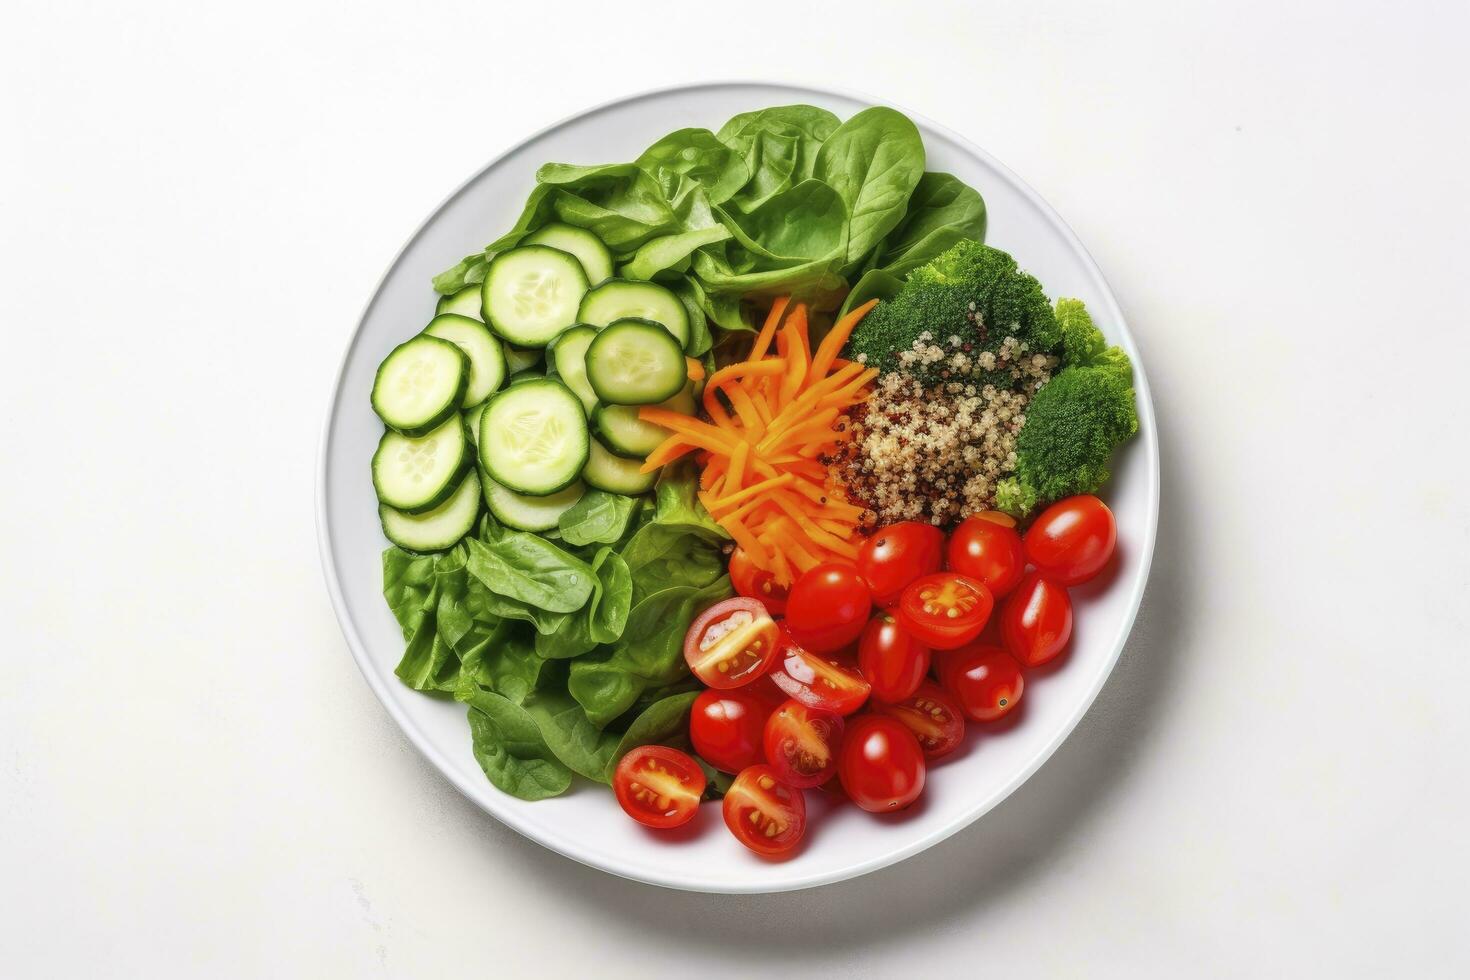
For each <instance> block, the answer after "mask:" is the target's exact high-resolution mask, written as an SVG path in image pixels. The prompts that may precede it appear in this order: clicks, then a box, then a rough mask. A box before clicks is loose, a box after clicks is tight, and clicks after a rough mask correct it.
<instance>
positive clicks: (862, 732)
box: [837, 715, 925, 813]
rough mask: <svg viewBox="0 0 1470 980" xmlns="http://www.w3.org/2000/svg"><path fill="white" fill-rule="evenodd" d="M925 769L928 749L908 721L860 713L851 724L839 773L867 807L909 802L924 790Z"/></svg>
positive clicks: (850, 791) (876, 809)
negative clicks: (905, 722) (906, 722)
mask: <svg viewBox="0 0 1470 980" xmlns="http://www.w3.org/2000/svg"><path fill="white" fill-rule="evenodd" d="M924 772H925V766H924V752H923V750H922V749H921V748H919V740H918V739H916V738H915V737H914V733H913V732H911V731H909V729H908V726H907V725H905V724H903V723H902V722H900V721H898V720H897V719H894V718H889V717H887V716H886V715H860V716H858V717H857V718H854V719H853V720H852V724H850V725H849V726H848V729H847V735H846V737H844V738H843V740H842V754H841V756H840V757H839V759H838V762H837V775H838V777H839V778H840V779H841V780H842V788H843V789H844V790H846V791H847V795H848V796H849V797H851V798H852V801H853V802H854V803H856V804H857V805H858V806H860V807H862V808H863V809H864V810H868V811H870V812H872V813H888V812H890V811H892V810H901V809H903V808H904V807H906V806H908V805H909V804H910V803H912V802H914V800H916V799H918V798H919V794H920V793H922V792H923V791H924Z"/></svg>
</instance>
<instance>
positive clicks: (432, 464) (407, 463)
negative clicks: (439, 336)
mask: <svg viewBox="0 0 1470 980" xmlns="http://www.w3.org/2000/svg"><path fill="white" fill-rule="evenodd" d="M440 343H444V341H440ZM450 346H453V345H452V344H451V345H450ZM455 349H456V350H458V348H455ZM468 442H469V440H468V439H466V438H465V434H464V422H463V421H461V419H460V417H459V413H457V412H456V413H455V414H454V416H453V417H452V418H450V419H449V420H448V421H447V422H444V423H442V424H441V425H440V426H439V428H437V429H435V430H434V431H433V432H430V433H429V434H428V435H423V436H418V437H412V436H405V435H401V434H400V433H397V432H394V431H392V430H391V429H390V430H389V431H387V432H385V433H383V438H382V440H381V441H379V443H378V451H377V452H375V453H373V489H374V490H376V491H377V492H378V501H379V502H380V503H384V504H387V505H388V506H389V507H392V508H393V509H394V510H401V511H403V512H405V513H408V514H422V513H423V512H424V511H427V510H433V509H434V508H435V507H438V506H439V505H440V504H442V503H443V502H444V501H445V500H447V499H449V495H450V494H452V493H454V490H455V488H456V487H458V486H459V478H460V474H462V473H463V472H464V468H465V464H466V463H467V462H468V461H469V458H470V454H469V448H468Z"/></svg>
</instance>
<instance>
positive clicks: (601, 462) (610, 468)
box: [582, 440, 658, 496]
mask: <svg viewBox="0 0 1470 980" xmlns="http://www.w3.org/2000/svg"><path fill="white" fill-rule="evenodd" d="M642 465H643V461H642V460H641V459H626V458H624V457H622V456H614V455H613V454H612V453H610V452H608V451H607V450H606V449H604V448H602V443H600V442H597V441H596V440H593V442H592V446H591V449H590V451H589V452H588V453H587V465H586V467H584V468H583V470H582V479H583V481H585V482H586V484H587V485H588V486H589V487H596V488H597V489H599V490H606V491H607V492H608V493H622V494H627V495H628V496H634V495H636V494H640V493H645V492H647V491H648V490H650V489H652V487H653V481H654V480H655V479H657V478H658V473H656V472H655V473H640V472H639V468H640V467H642Z"/></svg>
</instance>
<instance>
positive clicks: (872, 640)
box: [858, 613, 929, 702]
mask: <svg viewBox="0 0 1470 980" xmlns="http://www.w3.org/2000/svg"><path fill="white" fill-rule="evenodd" d="M858 667H859V668H861V669H862V672H863V677H864V678H865V679H866V680H867V682H868V683H869V684H871V685H872V687H873V697H874V698H875V699H876V700H878V701H890V702H893V701H902V700H903V699H904V698H906V697H908V696H909V695H910V694H913V693H914V692H915V691H917V690H918V689H919V684H920V683H922V682H923V680H924V675H925V674H927V673H929V648H928V647H926V646H924V645H923V644H922V643H920V642H919V641H918V640H915V639H914V638H913V637H912V636H910V635H909V632H908V630H906V629H904V628H903V626H902V625H901V624H900V623H899V621H898V620H897V619H895V618H894V617H893V616H891V615H889V614H888V613H879V614H878V615H877V616H874V617H873V621H872V622H870V623H868V627H867V629H865V630H863V638H862V641H861V642H860V643H859V644H858Z"/></svg>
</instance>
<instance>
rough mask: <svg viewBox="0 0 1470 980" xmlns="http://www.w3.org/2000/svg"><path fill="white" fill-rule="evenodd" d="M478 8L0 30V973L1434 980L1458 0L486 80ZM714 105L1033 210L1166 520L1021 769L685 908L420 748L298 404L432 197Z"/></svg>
mask: <svg viewBox="0 0 1470 980" xmlns="http://www.w3.org/2000/svg"><path fill="white" fill-rule="evenodd" d="M504 6H505V5H491V4H484V3H480V4H462V5H459V6H458V7H457V8H455V7H450V6H435V5H433V4H417V5H402V4H395V5H388V4H381V5H377V4H364V5H358V6H356V7H349V6H343V5H337V4H325V3H318V2H312V0H297V2H294V3H291V4H289V5H279V6H277V5H274V4H270V3H261V4H255V5H250V6H237V7H231V8H224V7H221V8H219V9H216V10H213V11H207V10H205V9H204V7H205V5H203V4H197V3H196V4H157V5H150V6H147V7H144V6H142V5H134V6H133V7H132V8H131V9H124V8H123V7H114V6H109V5H102V4H81V3H77V4H72V5H67V6H64V7H63V6H62V5H57V4H42V3H34V2H25V3H22V4H10V5H7V6H6V7H5V8H4V10H3V12H0V127H3V128H0V132H3V133H4V134H5V137H4V138H5V143H6V152H4V153H0V178H3V186H4V188H5V191H4V198H3V204H0V263H3V266H0V267H3V268H4V269H5V275H4V277H3V279H0V304H3V306H0V330H3V331H4V341H5V348H4V358H3V363H4V365H5V367H6V369H7V370H6V371H5V372H4V377H5V381H4V384H3V385H0V415H3V417H4V418H6V419H7V420H9V421H10V424H11V430H10V432H9V434H8V442H7V446H6V452H5V455H4V460H5V463H4V466H3V472H4V474H5V479H4V481H3V483H0V486H3V487H4V489H3V490H0V544H3V545H4V547H5V557H4V561H3V562H0V614H3V616H4V621H5V622H6V624H7V631H6V639H5V642H4V646H3V649H0V909H3V910H4V914H3V915H0V951H3V956H4V957H5V960H4V961H3V962H4V969H3V970H0V972H3V973H5V974H6V975H7V976H22V977H30V976H70V975H77V974H79V973H83V972H85V971H88V970H90V971H92V972H94V973H99V974H118V973H121V974H134V975H148V976H184V975H199V974H208V975H211V976H233V975H278V976H280V975H297V976H327V975H347V974H351V975H364V974H365V975H394V976H410V975H426V974H433V973H434V972H449V971H457V972H471V971H475V972H485V971H491V970H494V971H497V972H501V973H504V974H505V975H515V974H516V973H518V972H521V971H525V972H530V971H533V970H535V971H538V972H539V973H541V974H542V975H564V974H566V973H570V972H573V971H577V970H585V971H588V972H589V973H591V972H592V971H596V975H599V976H609V975H633V974H634V973H636V974H638V975H640V976H648V975H652V974H654V973H655V972H656V971H665V972H667V971H673V970H677V969H683V970H691V971H692V970H698V971H700V972H702V973H709V974H714V975H736V974H739V975H744V976H748V975H750V972H751V967H752V965H755V966H762V967H765V968H768V969H776V968H778V967H780V966H783V965H784V966H793V967H800V968H803V969H806V970H808V971H809V972H811V973H812V974H816V975H822V974H832V975H842V976H863V975H872V976H878V975H892V972H893V971H896V970H900V969H904V968H906V967H911V966H913V965H914V964H916V963H922V964H923V965H924V966H926V967H932V966H933V965H938V964H946V965H948V966H950V967H951V968H965V969H966V970H969V971H974V970H976V969H983V970H984V971H985V973H986V975H987V976H990V975H995V976H1001V975H1006V976H1045V977H1054V976H1078V975H1087V976H1128V977H1138V976H1161V977H1175V976H1181V975H1201V974H1205V975H1217V976H1240V975H1262V974H1265V975H1273V976H1301V975H1332V976H1398V975H1417V976H1435V977H1439V976H1444V977H1450V976H1462V975H1464V974H1465V973H1466V971H1467V970H1470V937H1467V935H1466V932H1465V930H1464V895H1463V888H1464V882H1465V880H1466V878H1467V875H1470V845H1467V842H1466V837H1465V825H1466V815H1467V809H1470V789H1467V781H1466V778H1465V777H1466V771H1467V758H1466V747H1467V745H1470V713H1467V711H1466V710H1465V708H1464V704H1465V691H1466V688H1467V684H1470V662H1467V658H1466V657H1465V653H1464V651H1465V649H1466V647H1467V642H1466V631H1467V627H1470V623H1467V619H1470V617H1467V608H1470V603H1467V600H1466V598H1465V597H1466V595H1467V588H1470V562H1467V561H1466V557H1465V548H1466V546H1467V544H1470V506H1467V503H1466V499H1465V496H1464V490H1463V488H1464V486H1465V485H1466V483H1467V477H1470V471H1467V463H1466V461H1465V455H1464V446H1465V442H1466V440H1465V435H1464V428H1463V426H1464V421H1463V420H1464V418H1465V411H1464V397H1465V396H1464V389H1465V385H1464V383H1463V378H1464V365H1465V363H1466V361H1467V359H1470V332H1467V331H1466V329H1465V317H1464V314H1463V309H1462V308H1463V305H1464V304H1463V302H1462V301H1461V299H1460V297H1459V295H1458V294H1459V291H1460V289H1461V288H1462V284H1463V281H1464V269H1465V267H1466V259H1467V253H1470V232H1467V228H1470V186H1467V183H1470V177H1467V175H1470V147H1467V143H1466V139H1467V137H1466V134H1465V129H1464V126H1463V118H1464V106H1465V105H1466V104H1467V103H1470V83H1467V75H1466V71H1465V67H1464V59H1463V51H1462V47H1463V38H1464V37H1465V33H1466V29H1467V28H1470V15H1467V12H1466V9H1465V7H1464V5H1463V4H1462V3H1441V4H1431V3H1419V4H1393V5H1388V4H1364V3H1355V4H1352V5H1344V4H1326V3H1317V4H1302V5H1299V6H1297V7H1295V8H1294V9H1293V10H1291V11H1288V12H1282V11H1281V10H1280V9H1279V8H1280V6H1281V5H1279V4H1275V3H1272V4H1265V3H1234V4H1225V5H1218V6H1217V5H1210V6H1208V7H1206V6H1204V5H1180V4H1168V5H1165V4H1149V5H1130V6H1129V7H1127V8H1126V9H1105V8H1104V7H1103V6H1102V5H1097V4H1088V3H1080V2H1079V3H1067V4H1017V3H1007V4H1003V5H1001V4H996V5H989V4H986V5H970V4H967V5H954V6H949V5H940V4H929V5H925V9H924V11H923V12H921V13H915V14H909V15H907V16H900V15H896V14H893V13H891V12H888V13H875V12H872V11H876V10H880V9H881V10H884V11H888V10H891V8H890V7H889V6H888V5H884V6H883V7H882V8H879V7H878V6H876V5H865V4H860V3H855V2H850V3H847V4H842V5H831V6H828V5H820V7H821V8H826V9H819V5H815V4H813V5H810V8H811V9H808V8H807V6H805V5H801V6H799V5H795V4H790V3H783V4H772V5H762V4H749V5H742V6H740V7H738V8H737V7H723V8H720V7H708V6H694V7H688V8H677V9H675V10H670V11H669V12H668V13H665V14H662V15H653V14H640V15H636V16H635V15H627V14H620V15H617V16H613V15H609V14H607V13H606V12H605V11H606V10H607V8H606V7H603V6H601V5H599V7H598V8H597V9H598V10H601V11H604V12H603V13H601V14H598V15H596V16H593V17H589V18H588V19H587V26H586V27H576V26H575V21H574V19H573V18H571V17H569V16H565V15H562V14H561V13H560V12H561V11H564V10H566V9H567V8H566V7H565V5H564V6H562V7H559V8H558V11H559V17H558V19H559V21H560V22H561V23H562V25H563V28H564V29H563V30H560V31H558V32H556V37H555V40H556V43H557V46H558V50H559V56H558V57H557V58H556V59H555V65H556V68H557V71H558V75H557V76H555V77H554V78H553V79H552V81H551V82H549V83H547V82H542V83H539V84H534V85H533V84H532V83H531V80H532V79H533V78H534V77H535V71H534V69H535V68H536V67H537V66H538V65H540V64H543V62H542V61H541V58H540V55H541V53H542V52H544V50H545V44H546V41H547V38H548V37H549V36H550V35H551V31H550V29H549V28H547V27H546V26H544V24H543V23H542V21H541V20H540V18H541V16H542V15H543V14H544V10H543V9H542V8H538V7H536V6H535V5H525V6H523V7H521V8H520V10H519V11H516V10H512V11H510V12H506V11H505V10H503V9H500V8H502V7H504ZM865 10H866V11H868V12H864V11H865ZM701 24H709V25H711V28H712V29H718V33H717V34H715V35H714V36H713V37H710V35H708V34H705V33H702V32H701V30H700V25H701ZM566 25H573V26H572V27H571V29H566ZM704 38H710V39H709V40H704ZM487 52H492V53H491V54H487ZM629 52H636V53H638V56H637V57H630V56H626V55H627V54H628V53H629ZM648 52H658V53H659V56H657V57H653V56H645V55H647V54H648ZM610 61H615V62H616V71H615V72H612V73H609V71H608V69H607V65H608V64H609V62H610ZM577 65H585V66H587V67H586V69H585V74H579V73H578V71H577V69H576V66H577ZM568 66H570V68H569V67H568ZM569 71H570V72H571V73H570V74H568V72H569ZM749 74H776V75H778V76H782V77H791V78H799V77H806V78H809V79H810V80H812V81H815V82H818V83H823V82H826V83H831V84H834V85H838V86H850V87H853V88H858V89H866V90H872V91H876V92H879V93H881V94H883V95H885V96H888V97H889V98H891V99H893V100H894V101H895V102H898V103H899V104H904V105H912V106H914V107H916V108H918V109H919V110H920V111H923V112H925V113H926V114H928V115H930V116H932V117H934V118H935V119H937V120H939V121H940V122H943V123H945V124H947V125H949V126H951V127H952V128H954V129H956V130H959V131H961V132H964V133H966V134H967V135H969V136H971V137H972V138H973V139H975V140H976V141H977V142H979V143H980V144H982V145H983V146H985V147H986V148H987V149H988V150H990V151H991V152H993V153H994V154H995V155H996V156H997V157H999V159H1001V160H1002V161H1003V162H1004V163H1006V164H1007V165H1008V166H1010V167H1012V168H1013V169H1015V170H1016V171H1017V172H1019V173H1022V174H1024V175H1025V176H1026V178H1027V179H1028V181H1030V182H1031V183H1032V184H1033V185H1034V186H1035V187H1036V188H1037V190H1038V191H1040V193H1041V194H1042V195H1043V196H1044V197H1046V198H1047V199H1048V200H1049V201H1050V202H1051V203H1052V204H1053V205H1055V206H1056V208H1057V209H1058V211H1060V212H1061V213H1062V214H1063V215H1065V216H1066V217H1067V220H1068V222H1069V223H1070V224H1071V225H1072V226H1073V228H1074V229H1075V230H1076V231H1077V233H1078V235H1079V236H1080V237H1081V238H1082V239H1083V241H1085V242H1086V243H1087V244H1088V246H1089V248H1090V249H1091V251H1092V252H1093V254H1094V255H1095V256H1096V258H1097V259H1098V261H1099V263H1100V264H1101V266H1102V268H1103V271H1104V273H1105V274H1106V275H1107V276H1108V279H1109V282H1110V283H1111V284H1112V286H1113V287H1114V289H1115V290H1116V292H1117V293H1118V295H1119V298H1120V300H1121V301H1122V303H1123V306H1124V309H1125V310H1126V311H1127V313H1128V317H1129V322H1130V324H1131V326H1132V327H1133V329H1134V331H1135V333H1136V335H1137V337H1138V340H1139V344H1140V346H1141V347H1142V348H1143V349H1144V351H1145V353H1146V356H1147V357H1148V362H1149V367H1150V375H1151V377H1150V380H1151V381H1152V382H1153V385H1154V396H1155V402H1156V405H1157V407H1158V409H1159V412H1160V416H1161V436H1162V441H1163V459H1164V474H1163V476H1164V486H1165V496H1164V502H1165V507H1164V511H1163V514H1162V517H1161V524H1160V545H1159V551H1158V554H1157V556H1156V561H1155V574H1154V577H1153V585H1152V588H1151V590H1150V593H1149V595H1148V597H1147V599H1146V600H1145V604H1144V608H1143V611H1142V613H1141V614H1140V618H1139V623H1138V628H1137V629H1136V630H1135V632H1134V636H1133V640H1132V642H1131V643H1130V645H1129V647H1128V649H1127V651H1126V652H1125V653H1124V655H1123V659H1122V661H1121V662H1120V664H1119V667H1118V669H1117V670H1116V671H1115V672H1114V674H1113V677H1112V679H1111V680H1110V682H1109V683H1108V685H1107V687H1106V688H1105V689H1104V691H1103V693H1102V695H1101V697H1100V698H1099V700H1098V702H1097V704H1096V705H1095V706H1094V708H1093V710H1092V711H1091V712H1090V713H1089V715H1088V716H1087V718H1086V719H1084V721H1083V723H1082V725H1081V726H1080V727H1079V728H1078V730H1077V732H1076V734H1075V735H1074V736H1073V737H1072V738H1071V739H1070V740H1069V741H1068V742H1067V744H1066V745H1065V746H1064V747H1063V748H1062V749H1061V751H1059V752H1058V754H1057V755H1056V757H1055V758H1053V759H1052V761H1051V762H1050V763H1048V764H1047V765H1046V766H1045V767H1044V768H1043V769H1042V770H1041V771H1040V772H1039V773H1038V774H1037V776H1036V777H1035V778H1034V779H1032V780H1031V781H1030V782H1029V783H1028V784H1027V785H1026V786H1025V787H1023V788H1022V789H1021V790H1020V791H1019V792H1017V793H1016V794H1015V795H1014V796H1013V797H1012V798H1011V799H1010V800H1008V801H1007V802H1006V803H1005V804H1003V805H1002V806H1000V807H999V808H997V809H996V810H995V811H994V812H992V813H991V814H989V815H987V816H986V817H985V818H984V819H983V820H981V821H980V823H979V824H977V825H976V826H974V827H972V828H970V829H969V830H967V831H964V832H963V833H961V834H959V835H957V836H956V837H954V838H952V839H951V840H949V841H947V842H945V843H944V844H941V845H939V846H937V847H935V848H933V849H932V850H930V851H928V852H926V853H925V854H923V855H921V856H919V857H916V858H914V859H913V860H911V861H908V862H905V863H904V864H903V865H901V866H899V867H898V868H895V869H891V870H889V871H885V872H880V873H877V874H875V875H872V876H869V877H866V878H863V879H859V880H858V881H855V882H851V883H847V884H842V885H835V886H831V887H827V888H821V889H816V890H813V891H807V892H798V893H795V894H790V895H778V896H773V897H747V898H721V897H701V896H690V895H685V894H677V893H672V892H665V891H662V890H659V889H655V888H651V887H646V886H639V885H632V884H628V883H626V882H623V881H619V880H617V879H614V878H611V877H609V876H606V875H604V874H602V873H600V872H596V871H592V870H589V869H585V868H582V867H580V866H578V865H576V864H574V863H572V862H569V861H567V860H566V859H564V858H561V857H558V856H556V855H554V854H551V853H550V852H547V851H545V850H544V849H542V848H540V847H538V846H536V845H534V844H531V843H529V842H526V841H523V840H522V839H521V838H519V837H518V836H517V835H516V834H514V833H513V832H512V831H510V830H508V829H506V828H504V827H502V826H500V825H499V824H497V823H495V822H494V821H493V820H491V819H490V818H488V817H486V816H484V815H483V814H482V813H481V812H480V811H479V810H478V809H477V808H475V807H474V806H473V805H472V804H470V803H469V802H467V801H465V800H464V799H463V798H462V797H460V795H459V794H458V793H457V792H456V791H455V790H454V789H453V788H452V787H450V786H449V785H448V784H447V783H445V782H444V780H443V779H442V778H440V777H439V775H438V774H437V773H436V772H435V771H434V770H433V769H431V768H430V767H429V766H428V765H427V764H425V763H424V762H422V761H421V760H420V758H419V757H418V755H417V753H416V752H415V751H414V750H413V749H412V747H411V746H409V744H408V743H407V741H406V739H404V737H403V736H402V735H401V734H400V733H399V732H398V730H397V729H396V727H395V726H394V725H393V723H392V722H391V720H390V719H389V718H388V716H387V715H386V713H385V712H384V711H383V709H382V708H381V706H380V705H379V704H378V703H377V702H376V700H375V699H374V698H373V697H372V694H371V692H370V691H369V690H368V688H367V686H366V685H365V684H364V683H363V682H362V680H361V678H360V677H359V676H358V674H357V672H356V670H355V669H354V668H353V666H352V664H351V660H350V658H349V657H348V656H347V654H346V651H345V649H344V644H343V641H342V639H341V636H340V634H339V633H338V631H337V628H336V624H335V623H334V622H333V620H332V616H331V612H330V609H329V607H328V603H327V600H326V596H325V592H324V589H323V587H322V584H321V577H320V574H319V572H318V569H317V563H316V555H315V541H314V537H313V529H312V514H311V494H310V489H309V488H310V484H311V477H312V463H313V455H314V452H315V438H316V433H317V428H318V423H319V421H320V418H321V413H322V411H323V409H324V407H325V406H324V405H323V404H322V399H321V393H322V378H323V377H324V375H325V374H326V373H329V372H330V371H331V369H332V366H333V365H334V364H335V361H336V358H337V356H338V354H339V353H340V351H341V347H342V344H343V342H344V341H345V339H346V337H347V335H348V333H349V331H350V330H351V326H352V320H353V318H354V317H355V316H356V314H357V312H358V310H359V309H360V306H361V303H362V302H363V301H364V300H365V299H366V298H367V296H368V294H369V292H370V290H371V289H372V287H373V285H374V283H375V282H376V280H377V276H378V274H379V272H380V271H381V269H382V267H383V264H384V263H385V262H386V260H387V258H388V257H389V256H391V255H392V253H393V251H394V250H395V249H396V248H397V247H398V245H399V244H400V243H401V240H402V237H403V233H404V230H405V229H407V228H410V227H412V226H413V224H414V223H415V222H416V221H417V220H418V219H419V218H420V217H421V216H422V215H423V214H424V213H426V212H427V211H428V210H429V209H430V208H431V207H432V206H433V205H434V204H435V203H436V202H437V201H438V200H439V198H440V196H441V194H442V191H443V189H444V188H446V187H450V186H453V185H454V184H456V183H457V182H458V181H460V180H462V179H463V178H464V177H466V176H468V175H469V174H470V173H472V172H473V171H474V170H475V169H476V168H478V167H479V166H480V165H481V164H482V163H483V162H484V160H486V159H488V158H489V157H491V156H493V155H494V154H495V153H497V152H499V151H500V150H501V149H503V148H504V147H506V146H508V145H509V144H511V143H512V142H514V141H515V140H516V139H517V138H519V137H520V136H521V135H522V134H524V133H526V132H529V131H531V130H533V129H534V128H536V127H537V126H539V125H540V124H541V123H542V122H544V121H545V120H547V119H551V118H558V117H560V116H562V115H565V114H567V113H569V112H571V111H573V110H574V109H576V108H577V107H579V106H581V105H582V104H585V103H586V102H588V101H592V100H594V99H597V98H601V97H604V96H610V95H612V94H614V89H622V90H626V91H636V90H640V89H644V88H650V87H653V86H655V85H660V84H666V83H672V82H677V81H685V80H688V79H691V78H698V77H724V76H740V75H749ZM542 77H545V76H544V75H543V76H542ZM1451 447H1453V448H1451ZM263 467H273V468H274V472H275V474H276V475H275V478H274V479H272V480H269V481H262V480H261V479H260V475H261V473H262V469H263ZM669 931H672V932H674V933H678V934H683V935H682V937H681V938H680V939H678V940H675V941H671V942H667V943H665V942H663V941H661V939H662V936H663V935H665V934H666V932H669Z"/></svg>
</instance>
